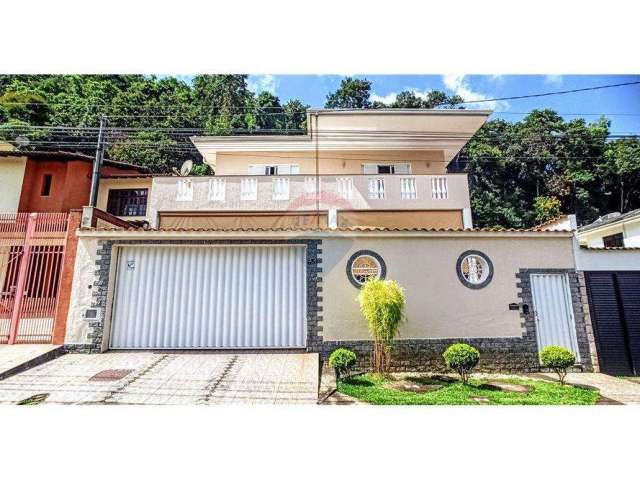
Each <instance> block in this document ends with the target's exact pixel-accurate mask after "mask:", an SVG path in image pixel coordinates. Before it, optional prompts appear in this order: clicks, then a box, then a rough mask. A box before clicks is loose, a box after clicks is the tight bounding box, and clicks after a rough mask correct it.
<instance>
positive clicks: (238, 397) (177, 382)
mask: <svg viewBox="0 0 640 480" xmlns="http://www.w3.org/2000/svg"><path fill="white" fill-rule="evenodd" d="M38 394H48V396H47V397H46V399H45V401H44V402H45V403H57V404H128V405H207V404H219V403H268V404H274V403H288V404H290V403H315V402H316V401H317V398H318V355H317V354H306V353H305V354H295V353H259V354H254V353H239V354H230V353H225V354H219V353H155V352H108V353H103V354H94V355H83V354H67V355H64V356H62V357H60V358H57V359H55V360H52V361H50V362H48V363H45V364H43V365H40V366H38V367H35V368H33V369H31V370H28V371H26V372H23V373H20V374H18V375H15V376H13V377H9V378H7V379H5V380H3V381H0V404H15V403H18V402H20V401H23V400H25V399H27V398H29V397H32V396H33V395H38Z"/></svg>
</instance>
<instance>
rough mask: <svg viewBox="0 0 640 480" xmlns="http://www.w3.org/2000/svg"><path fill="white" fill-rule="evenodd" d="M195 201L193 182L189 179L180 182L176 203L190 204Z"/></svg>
mask: <svg viewBox="0 0 640 480" xmlns="http://www.w3.org/2000/svg"><path fill="white" fill-rule="evenodd" d="M191 200H193V182H192V181H191V179H189V178H183V179H181V180H178V184H177V192H176V201H178V202H190V201H191Z"/></svg>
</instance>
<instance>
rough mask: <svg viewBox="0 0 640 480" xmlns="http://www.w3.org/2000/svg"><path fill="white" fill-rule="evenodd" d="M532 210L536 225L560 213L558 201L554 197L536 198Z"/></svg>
mask: <svg viewBox="0 0 640 480" xmlns="http://www.w3.org/2000/svg"><path fill="white" fill-rule="evenodd" d="M533 208H534V210H535V213H536V222H538V223H542V222H546V221H547V220H551V219H552V218H556V217H558V216H559V215H560V214H561V213H562V211H561V210H560V200H558V199H557V198H556V197H545V196H541V197H536V198H535V200H534V202H533Z"/></svg>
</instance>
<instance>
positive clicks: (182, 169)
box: [180, 160, 193, 177]
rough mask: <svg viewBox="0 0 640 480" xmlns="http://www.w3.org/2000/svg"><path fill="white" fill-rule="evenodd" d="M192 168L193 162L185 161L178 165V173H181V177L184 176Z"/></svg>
mask: <svg viewBox="0 0 640 480" xmlns="http://www.w3.org/2000/svg"><path fill="white" fill-rule="evenodd" d="M192 168H193V162H192V161H191V160H187V161H185V162H184V163H183V164H182V166H181V167H180V175H182V176H183V177H186V176H187V175H189V173H190V172H191V169H192Z"/></svg>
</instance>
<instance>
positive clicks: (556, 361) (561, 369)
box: [540, 345, 576, 385]
mask: <svg viewBox="0 0 640 480" xmlns="http://www.w3.org/2000/svg"><path fill="white" fill-rule="evenodd" d="M540 361H541V362H542V365H544V366H545V367H547V368H550V369H552V370H553V371H554V372H556V373H557V374H558V378H559V379H560V383H562V384H563V385H564V377H566V375H567V369H568V368H570V367H572V366H573V365H575V363H576V355H575V353H573V352H572V351H571V350H568V349H566V348H564V347H561V346H559V345H549V346H548V347H544V348H543V349H542V351H541V352H540Z"/></svg>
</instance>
